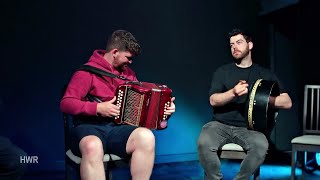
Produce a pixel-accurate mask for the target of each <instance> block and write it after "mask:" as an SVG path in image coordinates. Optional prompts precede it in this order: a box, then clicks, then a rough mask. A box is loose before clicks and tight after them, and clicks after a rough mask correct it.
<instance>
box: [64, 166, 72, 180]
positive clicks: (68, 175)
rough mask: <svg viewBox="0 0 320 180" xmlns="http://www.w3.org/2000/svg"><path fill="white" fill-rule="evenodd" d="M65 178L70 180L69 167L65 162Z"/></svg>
mask: <svg viewBox="0 0 320 180" xmlns="http://www.w3.org/2000/svg"><path fill="white" fill-rule="evenodd" d="M65 179H66V180H71V167H70V166H69V165H68V164H67V163H66V164H65Z"/></svg>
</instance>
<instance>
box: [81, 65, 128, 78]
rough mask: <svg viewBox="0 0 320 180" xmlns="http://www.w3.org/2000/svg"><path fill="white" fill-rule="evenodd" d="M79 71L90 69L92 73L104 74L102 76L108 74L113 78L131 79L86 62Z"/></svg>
mask: <svg viewBox="0 0 320 180" xmlns="http://www.w3.org/2000/svg"><path fill="white" fill-rule="evenodd" d="M78 71H88V72H91V73H94V74H98V75H102V76H108V77H112V78H119V79H122V80H129V79H127V78H126V77H124V76H119V75H116V74H113V73H111V72H107V71H104V70H102V69H99V68H96V67H93V66H90V65H86V64H84V65H82V66H80V68H79V69H78Z"/></svg>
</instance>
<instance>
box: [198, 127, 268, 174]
mask: <svg viewBox="0 0 320 180" xmlns="http://www.w3.org/2000/svg"><path fill="white" fill-rule="evenodd" d="M197 143H198V156H199V161H200V163H201V165H202V167H203V168H204V171H205V175H204V176H205V178H204V179H205V180H209V179H210V180H219V179H222V174H221V171H220V159H219V157H218V154H217V151H218V150H219V149H220V148H221V147H222V146H223V145H225V144H227V143H236V144H239V145H240V146H241V147H242V148H243V149H244V150H245V151H247V156H246V158H245V159H244V160H243V161H242V163H241V165H240V171H239V173H238V174H237V175H236V177H235V178H234V179H236V180H240V179H241V180H248V179H250V176H251V175H252V174H253V173H254V171H255V170H256V169H257V168H258V167H259V165H260V164H262V163H263V161H264V159H265V156H266V154H267V150H268V146H269V144H268V140H267V138H266V136H265V135H264V134H262V133H261V132H258V131H251V130H248V129H247V128H245V127H235V126H230V125H226V124H222V123H220V122H218V121H211V122H209V123H207V124H205V125H204V126H203V128H202V131H201V133H200V136H199V139H198V142H197Z"/></svg>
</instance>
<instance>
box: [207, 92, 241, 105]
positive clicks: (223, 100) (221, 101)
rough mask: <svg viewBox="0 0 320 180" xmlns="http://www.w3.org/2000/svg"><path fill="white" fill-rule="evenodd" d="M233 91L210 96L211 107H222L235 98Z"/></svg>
mask: <svg viewBox="0 0 320 180" xmlns="http://www.w3.org/2000/svg"><path fill="white" fill-rule="evenodd" d="M235 97H236V96H235V94H234V93H233V89H230V90H229V91H226V92H224V93H215V94H212V95H211V96H210V98H209V100H210V104H211V106H223V105H225V104H227V103H229V102H230V101H232V100H233V99H234V98H235Z"/></svg>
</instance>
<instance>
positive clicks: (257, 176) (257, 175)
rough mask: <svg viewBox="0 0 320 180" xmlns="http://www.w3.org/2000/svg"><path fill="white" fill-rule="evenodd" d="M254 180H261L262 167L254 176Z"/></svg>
mask: <svg viewBox="0 0 320 180" xmlns="http://www.w3.org/2000/svg"><path fill="white" fill-rule="evenodd" d="M253 179H254V180H259V179H260V166H259V167H258V169H257V170H256V171H255V172H254V174H253Z"/></svg>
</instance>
